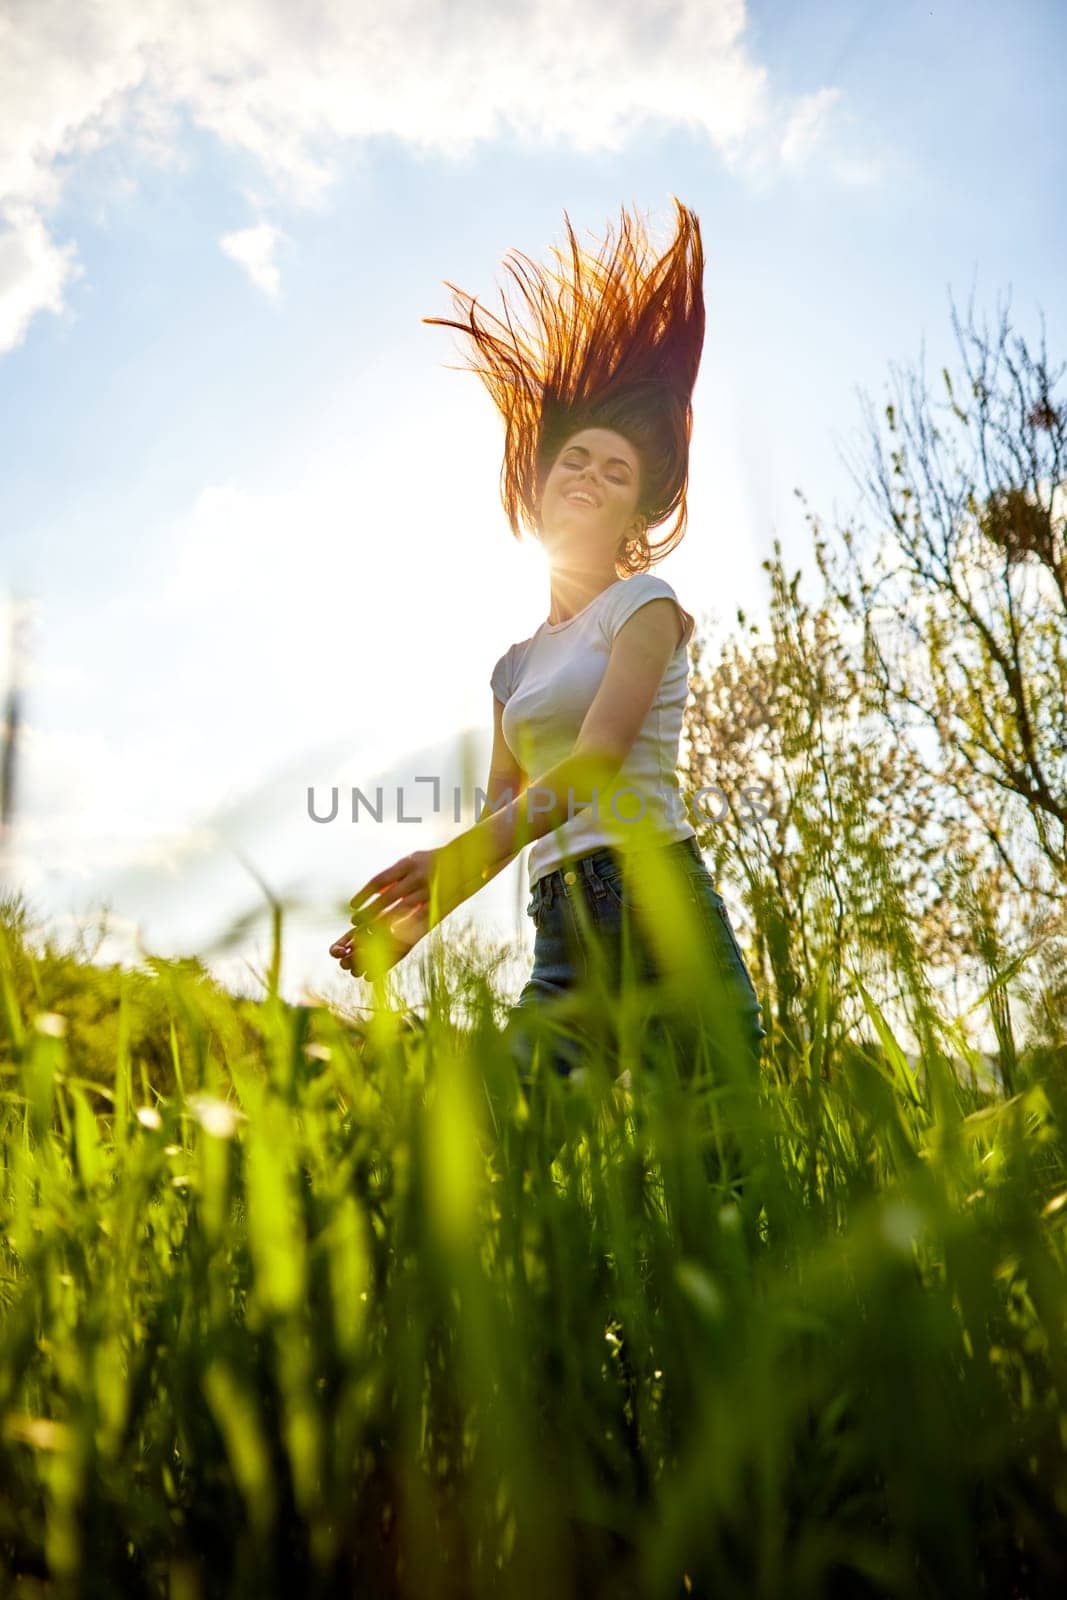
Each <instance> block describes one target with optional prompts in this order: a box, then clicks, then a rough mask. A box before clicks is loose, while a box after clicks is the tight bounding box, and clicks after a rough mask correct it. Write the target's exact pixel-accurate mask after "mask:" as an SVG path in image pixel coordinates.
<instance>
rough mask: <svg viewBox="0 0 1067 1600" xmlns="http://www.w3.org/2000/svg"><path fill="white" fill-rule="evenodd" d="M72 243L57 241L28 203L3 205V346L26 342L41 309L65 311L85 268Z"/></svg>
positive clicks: (0, 217) (0, 225)
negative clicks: (65, 301) (68, 290)
mask: <svg viewBox="0 0 1067 1600" xmlns="http://www.w3.org/2000/svg"><path fill="white" fill-rule="evenodd" d="M75 255H76V249H75V246H74V245H73V244H65V245H58V244H56V242H55V240H54V239H52V238H50V237H49V234H48V230H47V228H46V227H45V225H44V223H43V222H42V220H41V218H40V216H39V215H38V213H37V212H36V211H35V210H34V209H33V208H32V206H28V205H17V204H16V205H11V206H5V207H3V208H2V209H0V351H2V350H13V349H14V348H15V346H16V345H17V344H21V342H22V340H23V338H24V337H25V334H26V329H27V328H28V327H29V325H30V322H31V320H32V318H33V317H34V316H36V314H37V312H38V311H56V312H58V311H61V310H62V308H63V292H64V290H65V289H66V288H67V286H68V284H70V283H71V282H72V281H73V280H74V279H75V278H78V277H80V276H81V275H82V268H81V267H80V266H79V265H78V263H77V261H76V260H75Z"/></svg>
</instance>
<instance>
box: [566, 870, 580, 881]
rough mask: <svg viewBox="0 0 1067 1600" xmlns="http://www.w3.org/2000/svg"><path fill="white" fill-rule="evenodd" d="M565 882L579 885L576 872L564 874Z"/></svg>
mask: <svg viewBox="0 0 1067 1600" xmlns="http://www.w3.org/2000/svg"><path fill="white" fill-rule="evenodd" d="M563 881H564V883H577V882H578V874H577V873H576V872H565V873H564V874H563Z"/></svg>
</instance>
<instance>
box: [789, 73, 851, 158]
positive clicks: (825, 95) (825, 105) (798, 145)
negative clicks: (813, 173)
mask: <svg viewBox="0 0 1067 1600" xmlns="http://www.w3.org/2000/svg"><path fill="white" fill-rule="evenodd" d="M840 97H841V91H840V89H829V88H827V89H817V90H816V91H815V93H814V94H807V95H805V96H804V98H803V99H802V100H801V101H800V102H799V103H798V104H797V106H796V108H795V109H794V111H793V113H792V115H791V116H790V118H789V121H788V122H787V123H786V127H785V132H784V134H783V135H782V142H781V145H780V147H779V151H780V154H781V157H782V160H783V161H784V162H785V164H786V166H787V167H799V166H803V164H804V163H805V162H806V161H807V159H808V157H809V156H810V155H811V152H812V151H813V150H814V148H815V146H816V145H817V144H818V143H819V142H820V140H821V139H822V138H823V137H824V135H825V133H826V125H827V122H828V120H829V116H830V111H831V109H832V107H833V106H834V105H835V104H836V103H837V101H838V100H839V99H840Z"/></svg>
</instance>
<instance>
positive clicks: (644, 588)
mask: <svg viewBox="0 0 1067 1600" xmlns="http://www.w3.org/2000/svg"><path fill="white" fill-rule="evenodd" d="M650 600H673V601H674V604H675V606H676V607H677V609H678V615H679V616H680V617H681V619H682V622H683V624H684V627H685V632H684V633H683V635H682V637H681V639H680V640H679V645H680V646H681V645H688V643H689V641H690V639H691V638H692V637H693V629H694V627H695V626H696V624H695V621H694V619H693V618H692V617H691V616H690V615H689V612H688V611H686V610H685V609H684V608H683V607H682V605H681V604H680V603H679V600H678V596H677V595H676V594H675V592H674V590H673V589H672V588H671V585H670V584H669V583H668V582H667V580H666V578H660V577H657V576H656V574H655V573H653V572H638V573H635V575H634V576H633V577H632V578H627V580H626V582H625V583H621V584H620V585H619V587H618V590H617V591H616V593H615V594H614V595H613V596H612V603H611V605H610V606H609V607H608V609H607V612H606V614H605V617H604V632H605V634H606V635H607V640H608V643H609V644H611V642H612V641H613V640H614V638H615V636H616V634H617V633H618V632H619V629H620V628H621V627H622V625H623V623H624V622H628V621H629V619H630V618H631V617H632V616H633V614H634V612H635V611H639V610H640V609H641V607H642V606H643V605H647V604H648V602H649V601H650Z"/></svg>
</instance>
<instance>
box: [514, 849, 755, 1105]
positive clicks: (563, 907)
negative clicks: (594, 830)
mask: <svg viewBox="0 0 1067 1600" xmlns="http://www.w3.org/2000/svg"><path fill="white" fill-rule="evenodd" d="M651 854H655V855H656V856H657V857H658V858H659V859H658V863H657V865H658V866H659V867H660V870H661V872H665V873H666V874H667V875H668V876H669V880H670V882H671V883H672V884H673V885H675V888H674V889H673V890H672V891H671V895H672V896H673V898H671V897H668V895H667V893H666V889H665V886H664V880H663V878H662V877H661V878H658V879H654V880H653V884H655V883H659V884H660V886H661V887H660V888H659V889H656V888H655V887H651V888H650V887H649V880H648V878H647V877H645V878H644V879H642V874H641V872H640V870H639V866H640V864H639V863H635V861H634V857H633V855H632V854H631V855H628V854H627V852H625V851H616V850H612V849H610V848H607V847H604V848H601V849H598V850H594V851H592V852H590V853H589V854H588V855H585V856H579V857H577V858H575V859H574V860H573V861H572V862H571V863H570V864H569V866H568V865H566V864H565V865H564V867H563V868H560V869H558V870H556V871H555V872H549V873H547V874H546V875H545V876H544V877H542V878H539V879H538V881H537V882H536V883H535V884H534V886H533V892H532V895H531V898H530V902H529V904H528V906H527V907H526V910H527V914H528V915H529V916H530V917H532V919H533V922H534V927H535V928H536V930H537V931H536V937H535V941H534V964H533V970H532V971H531V973H530V977H529V979H528V981H527V983H526V985H525V986H524V988H523V990H522V992H521V994H520V995H519V998H518V1000H517V1002H516V1003H515V1005H514V1006H512V1008H511V1011H510V1013H509V1016H508V1020H507V1024H506V1028H505V1033H506V1035H507V1037H508V1039H509V1045H510V1049H511V1052H512V1055H513V1058H514V1060H515V1062H516V1065H517V1068H518V1072H519V1077H520V1080H521V1081H522V1083H523V1085H524V1088H525V1087H526V1086H528V1085H529V1083H530V1082H531V1080H532V1077H533V1073H534V1070H535V1063H534V1057H535V1055H536V1054H539V1055H540V1059H541V1061H542V1062H543V1063H545V1064H549V1063H550V1064H551V1066H552V1067H553V1068H554V1069H555V1071H556V1072H557V1073H559V1074H561V1075H562V1076H569V1074H570V1073H571V1072H572V1071H573V1070H574V1068H575V1067H577V1066H579V1065H582V1064H583V1061H584V1059H586V1052H587V1051H588V1049H589V1048H590V1045H594V1046H595V1045H596V1044H599V1046H600V1049H601V1051H602V1052H603V1053H605V1054H606V1055H607V1057H608V1058H609V1059H610V1060H611V1061H612V1062H613V1064H614V1065H615V1068H616V1071H621V1070H622V1068H623V1066H624V1065H626V1064H627V1063H626V1061H623V1060H622V1059H621V1057H622V1056H623V1055H626V1056H627V1061H628V1060H629V1059H631V1057H630V1055H629V1053H628V1052H629V1051H630V1050H631V1049H632V1048H633V1046H634V1042H635V1041H634V1036H635V1034H639V1035H640V1036H641V1040H642V1042H643V1043H644V1044H647V1045H651V1046H652V1048H651V1049H650V1050H648V1051H647V1062H648V1065H650V1066H651V1067H652V1068H653V1070H655V1069H656V1067H657V1065H659V1064H660V1062H661V1061H662V1049H663V1046H664V1044H665V1043H666V1042H669V1043H670V1044H671V1045H672V1047H673V1055H672V1060H673V1061H674V1063H675V1065H676V1067H677V1069H678V1073H679V1077H680V1078H682V1079H683V1080H684V1079H686V1078H688V1077H690V1076H692V1075H693V1073H694V1071H695V1070H696V1066H697V1060H698V1057H699V1056H700V1055H701V1053H702V1052H704V1053H705V1055H704V1059H705V1065H710V1067H711V1070H712V1072H713V1075H714V1076H715V1077H719V1078H721V1077H729V1076H731V1075H732V1069H733V1068H735V1067H739V1069H740V1071H741V1073H742V1074H743V1076H744V1077H745V1078H746V1079H747V1081H749V1082H750V1083H751V1082H753V1081H754V1080H755V1077H756V1075H757V1074H758V1069H759V1059H760V1053H761V1048H762V1043H763V1040H764V1039H765V1038H766V1029H765V1028H764V1027H763V1023H762V1020H761V1017H760V1007H759V1000H758V998H757V996H756V991H755V988H754V986H753V983H752V979H751V977H750V975H749V972H748V968H747V967H746V965H745V961H744V957H743V956H742V954H741V950H740V947H739V945H738V943H737V937H736V935H735V933H734V930H733V927H732V926H731V923H730V918H729V915H728V913H727V910H726V906H725V905H724V903H723V900H722V896H721V895H720V894H719V893H718V891H717V890H716V888H715V885H714V883H713V881H712V877H711V874H710V873H709V871H708V869H707V866H706V865H705V863H704V858H703V857H702V855H701V854H700V850H699V848H698V847H697V844H696V841H695V840H694V839H693V838H692V837H689V838H685V839H681V840H678V841H676V842H674V843H672V844H668V845H662V846H659V847H656V848H655V850H654V851H651V852H650V851H645V852H644V858H645V859H646V860H647V859H648V857H649V856H650V855H651ZM671 869H673V870H671ZM642 883H643V884H644V887H642ZM664 923H667V924H669V925H668V926H667V927H666V929H664V927H663V926H662V925H663V924H664ZM657 929H658V930H659V931H658V932H657V931H656V930H657ZM668 979H669V981H668ZM624 995H629V996H630V999H629V1001H626V1000H625V999H624ZM653 1041H655V1042H654V1043H653Z"/></svg>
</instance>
